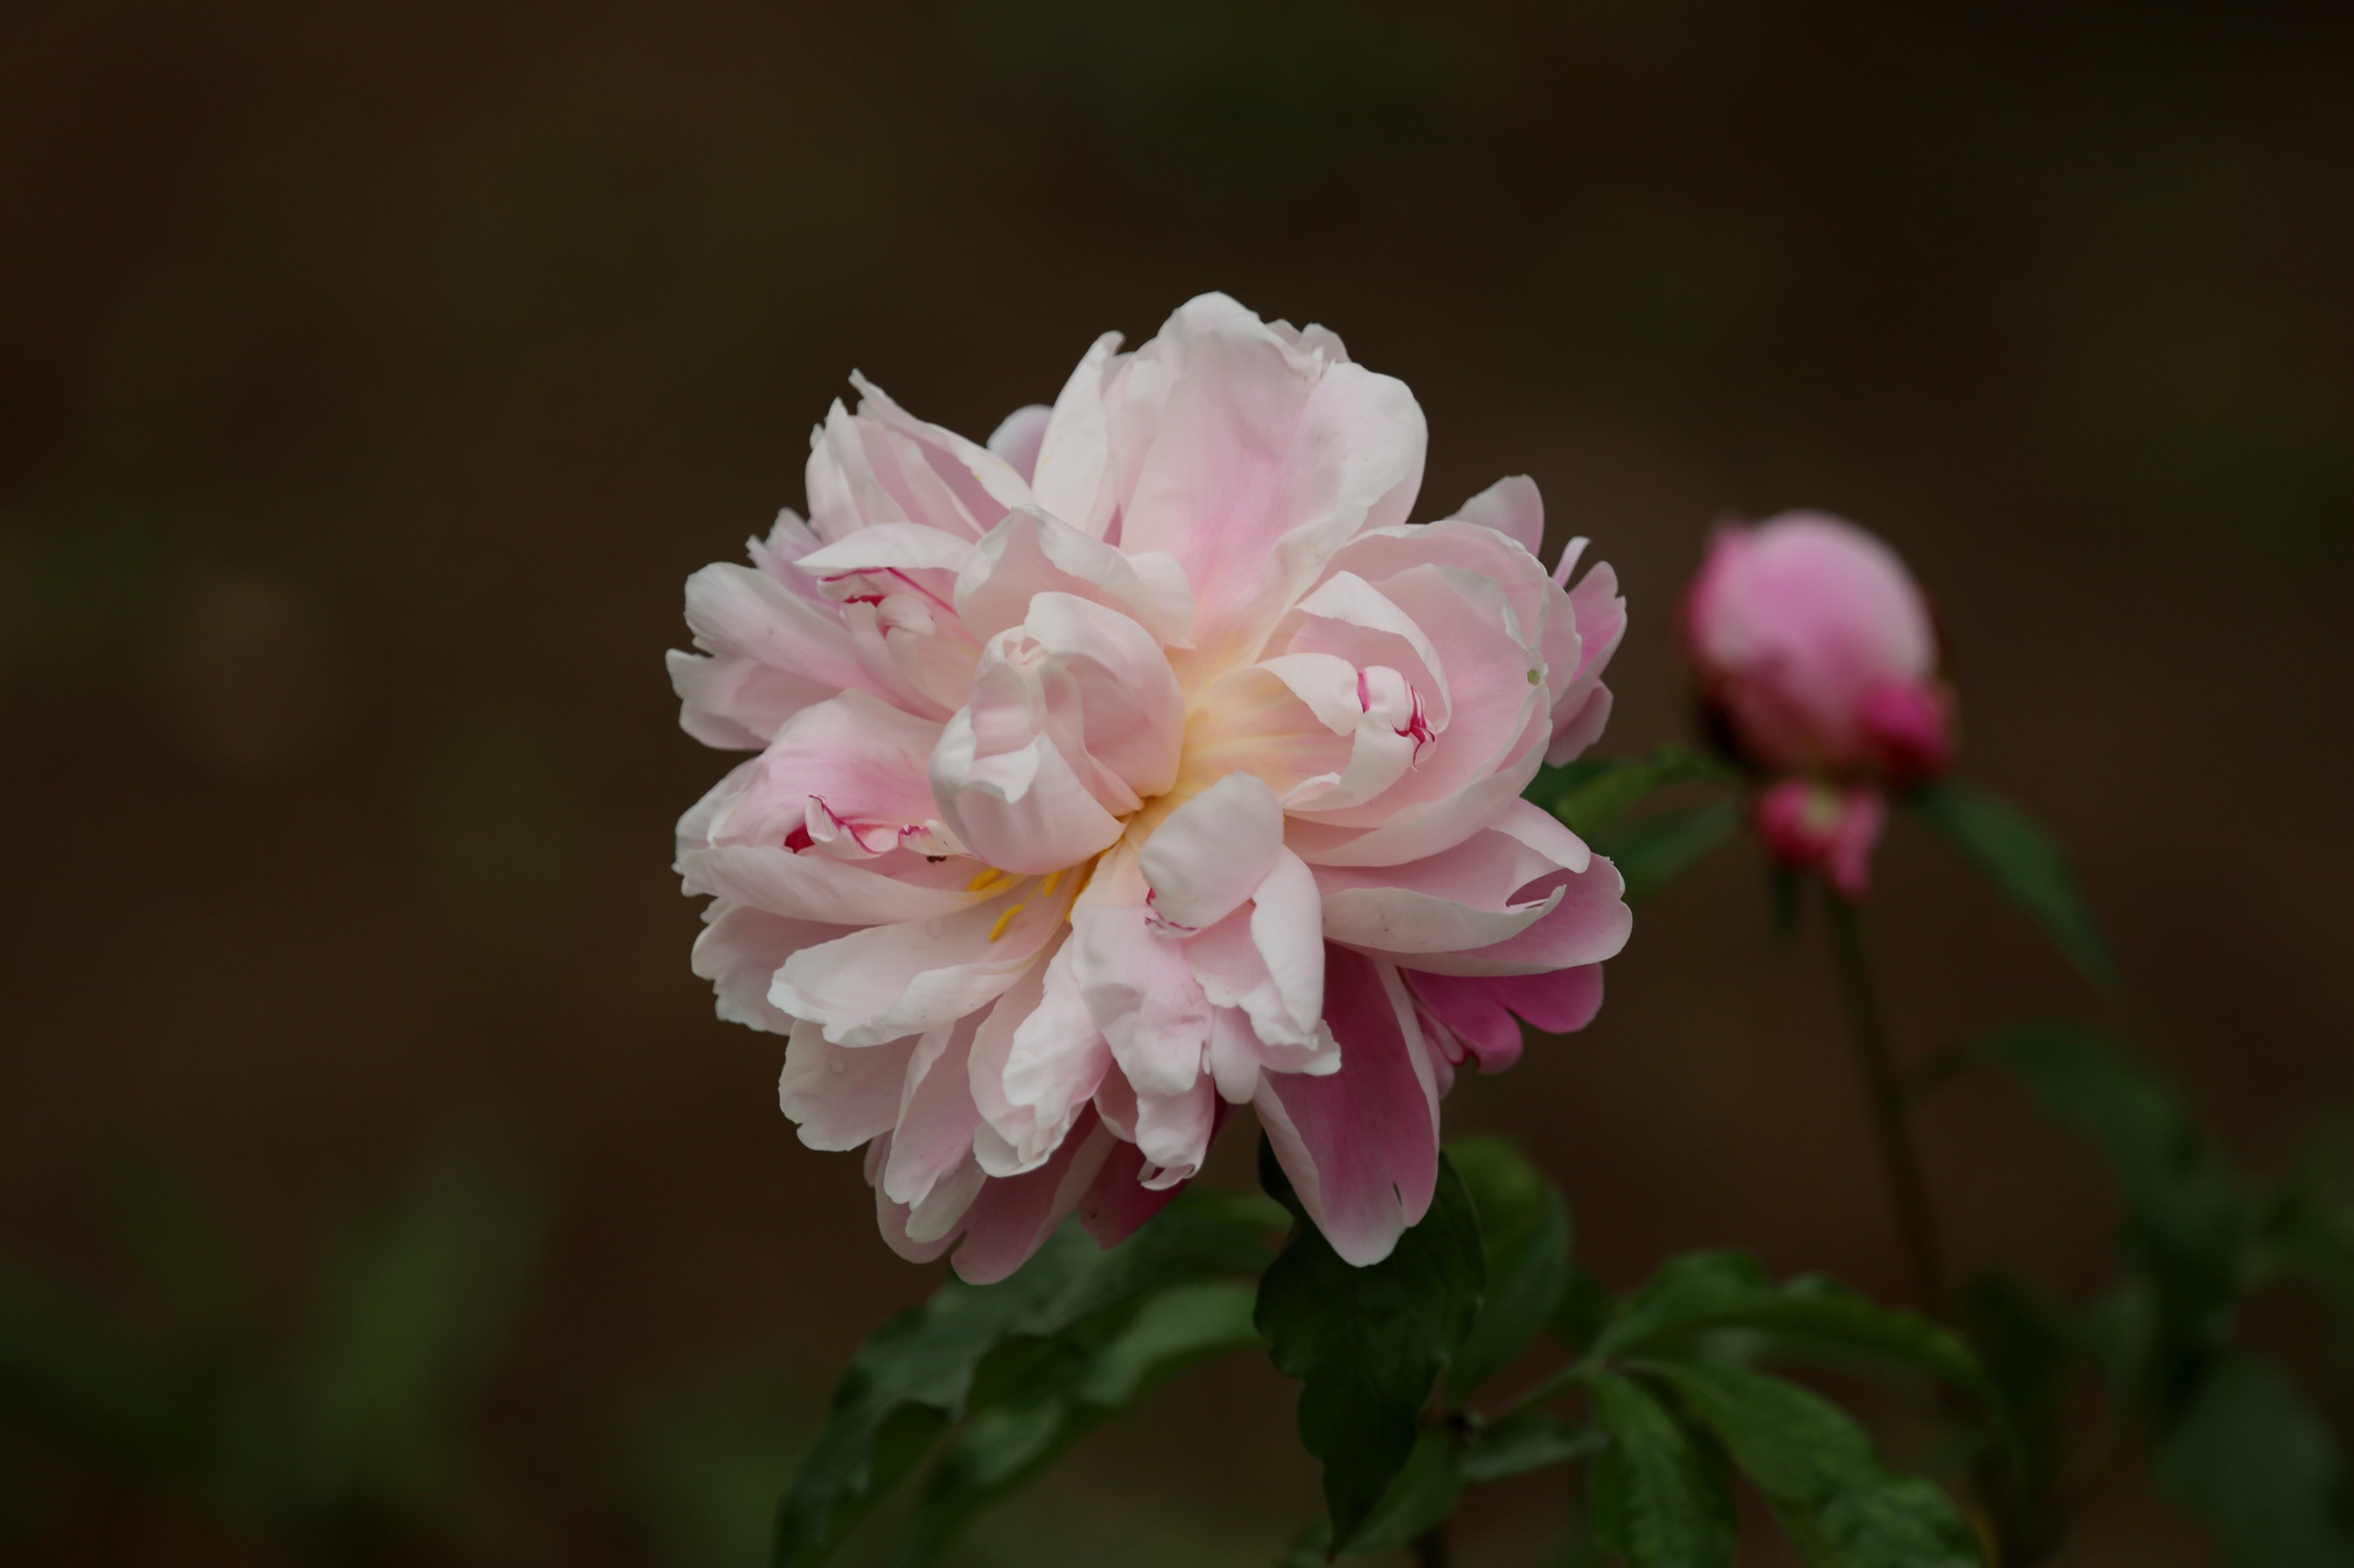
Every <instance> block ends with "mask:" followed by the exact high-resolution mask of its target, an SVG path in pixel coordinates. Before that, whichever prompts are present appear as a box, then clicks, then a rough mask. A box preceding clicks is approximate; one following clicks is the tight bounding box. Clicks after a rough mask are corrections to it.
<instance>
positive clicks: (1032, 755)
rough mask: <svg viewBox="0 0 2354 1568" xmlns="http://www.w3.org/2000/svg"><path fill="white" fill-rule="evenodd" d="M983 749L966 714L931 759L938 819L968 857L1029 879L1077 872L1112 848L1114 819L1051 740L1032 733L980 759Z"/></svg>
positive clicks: (949, 730)
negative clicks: (1075, 869) (1035, 875)
mask: <svg viewBox="0 0 2354 1568" xmlns="http://www.w3.org/2000/svg"><path fill="white" fill-rule="evenodd" d="M1043 722H1044V715H1043V714H1042V715H1040V723H1041V725H1042V726H1043ZM932 790H933V795H934V798H935V800H937V801H938V804H939V809H940V815H941V816H942V817H943V818H944V819H945V820H946V821H947V822H948V824H949V828H950V829H951V830H952V831H953V832H955V833H956V835H957V836H958V838H960V839H961V840H962V841H963V842H965V843H966V844H967V845H969V846H970V848H971V850H972V853H974V854H976V855H979V856H980V857H981V859H982V860H984V861H986V862H987V863H990V864H991V865H993V866H997V867H999V868H1000V869H1002V870H1005V871H1011V872H1017V873H1022V874H1030V873H1034V872H1049V871H1060V870H1062V869H1063V868H1064V867H1066V866H1072V865H1077V864H1079V863H1081V862H1083V861H1085V860H1086V859H1087V857H1088V856H1089V855H1092V854H1095V853H1097V852H1098V851H1101V850H1103V849H1106V848H1108V847H1109V846H1110V845H1111V844H1113V843H1114V842H1118V840H1119V834H1120V820H1119V818H1118V817H1116V816H1114V815H1112V813H1111V812H1109V811H1108V810H1104V808H1103V805H1102V803H1101V802H1100V801H1098V800H1097V799H1096V797H1095V796H1094V795H1093V794H1091V793H1090V792H1089V791H1088V789H1087V785H1086V784H1085V783H1083V782H1082V781H1081V780H1080V779H1079V776H1078V774H1077V773H1076V771H1074V770H1073V768H1072V766H1071V763H1070V760H1069V759H1068V758H1066V757H1065V756H1064V754H1063V752H1062V750H1061V748H1060V747H1057V746H1055V742H1054V740H1053V738H1052V737H1051V736H1047V735H1045V734H1044V733H1043V732H1042V733H1038V734H1034V735H1033V736H1031V737H1030V738H1029V739H1027V740H1025V741H1023V742H1022V743H1021V744H1020V745H1019V746H1016V747H1009V748H1007V749H1005V750H1002V751H995V752H991V753H990V754H988V755H986V756H984V755H982V754H981V736H979V734H978V733H977V732H976V730H975V728H974V715H972V713H971V712H970V710H966V711H963V712H960V713H959V714H957V715H956V716H954V717H953V718H951V719H949V722H948V725H947V726H946V727H945V728H943V729H942V731H941V732H940V743H939V747H938V749H937V750H935V751H934V752H933V753H932Z"/></svg>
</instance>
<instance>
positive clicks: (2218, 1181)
mask: <svg viewBox="0 0 2354 1568" xmlns="http://www.w3.org/2000/svg"><path fill="white" fill-rule="evenodd" d="M1978 1051H1979V1052H1980V1053H1981V1054H1983V1055H1985V1056H1986V1057H1987V1058H1988V1060H1991V1061H1993V1062H1995V1063H1996V1064H1998V1065H2000V1066H2002V1067H2003V1068H2005V1069H2006V1070H2007V1071H2009V1073H2010V1074H2012V1075H2014V1076H2016V1077H2017V1078H2019V1079H2020V1082H2021V1083H2022V1084H2023V1085H2025V1086H2026V1088H2027V1090H2028V1092H2029V1093H2030V1095H2031V1096H2032V1097H2034V1099H2035V1100H2036V1101H2037V1103H2038V1104H2040V1105H2041V1107H2042V1108H2043V1109H2044V1110H2045V1111H2046V1112H2047V1113H2048V1114H2050V1115H2051V1116H2052V1117H2054V1118H2057V1119H2059V1120H2061V1121H2062V1122H2065V1123H2068V1124H2069V1125H2071V1126H2073V1127H2074V1128H2077V1129H2078V1130H2080V1131H2082V1132H2084V1134H2085V1135H2086V1136H2088V1137H2089V1138H2091V1139H2093V1141H2094V1143H2095V1144H2097V1145H2098V1146H2099V1147H2100V1148H2101V1150H2102V1151H2103V1153H2104V1154H2105V1155H2106V1156H2107V1158H2108V1161H2109V1164H2110V1166H2111V1168H2112V1169H2113V1170H2114V1171H2115V1173H2116V1177H2117V1181H2118V1185H2119V1186H2120V1187H2121V1188H2122V1189H2123V1190H2124V1192H2125V1198H2126V1224H2125V1232H2124V1245H2125V1250H2126V1257H2127V1261H2128V1262H2129V1264H2130V1265H2131V1266H2132V1267H2133V1268H2134V1270H2135V1271H2136V1274H2137V1277H2139V1278H2140V1279H2141V1281H2142V1282H2143V1283H2144V1285H2145V1286H2146V1288H2147V1300H2146V1302H2144V1303H2140V1305H2143V1306H2146V1308H2147V1321H2146V1328H2147V1339H2148V1343H2147V1348H2146V1350H2145V1351H2144V1352H2143V1356H2142V1359H2143V1360H2144V1361H2145V1365H2144V1366H2143V1368H2142V1369H2141V1373H2140V1375H2141V1378H2142V1381H2143V1383H2144V1385H2145V1390H2146V1392H2147V1393H2148V1394H2149V1396H2150V1397H2151V1398H2152V1399H2153V1400H2154V1401H2155V1402H2156V1403H2157V1404H2158V1408H2159V1411H2160V1413H2161V1414H2164V1413H2166V1412H2168V1411H2170V1410H2171V1409H2173V1408H2174V1407H2175V1406H2177V1405H2179V1404H2180V1402H2181V1401H2182V1400H2183V1399H2184V1398H2185V1397H2187V1396H2188V1394H2189V1392H2190V1389H2191V1388H2192V1387H2193V1386H2195V1385H2196V1384H2197V1383H2198V1382H2199V1381H2200V1378H2201V1377H2203V1376H2204V1375H2205V1372H2206V1369H2207V1367H2208V1366H2209V1365H2210V1364H2211V1362H2212V1361H2213V1360H2214V1359H2215V1357H2217V1356H2218V1355H2220V1354H2221V1353H2222V1351H2223V1350H2224V1348H2225V1346H2226V1345H2227V1344H2228V1343H2229V1342H2230V1339H2231V1334H2232V1318H2233V1315H2234V1313H2235V1311H2236V1309H2237V1307H2238V1303H2239V1299H2240V1297H2241V1295H2242V1294H2243V1291H2244V1290H2245V1288H2246V1287H2247V1285H2248V1283H2249V1281H2250V1279H2251V1278H2252V1277H2253V1273H2254V1269H2255V1264H2256V1225H2257V1219H2258V1214H2257V1210H2256V1206H2255V1204H2254V1202H2253V1201H2252V1200H2251V1198H2250V1197H2249V1196H2248V1194H2247V1193H2246V1192H2244V1191H2243V1188H2242V1186H2241V1184H2240V1183H2239V1181H2238V1180H2237V1179H2236V1178H2235V1177H2234V1176H2233V1175H2232V1172H2231V1171H2229V1170H2228V1169H2227V1168H2226V1167H2225V1166H2224V1165H2223V1163H2222V1160H2221V1158H2220V1156H2219V1155H2218V1154H2217V1152H2216V1150H2214V1148H2213V1147H2212V1146H2211V1144H2210V1143H2209V1142H2208V1141H2207V1140H2206V1139H2204V1138H2203V1137H2201V1136H2200V1132H2199V1129H2198V1128H2197V1127H2196V1125H2194V1124H2193V1123H2192V1121H2191V1119H2190V1115H2189V1113H2188V1112H2186V1111H2185V1110H2184V1109H2183V1108H2182V1107H2181V1105H2180V1104H2179V1102H2178V1101H2177V1100H2176V1099H2175V1098H2174V1097H2173V1096H2172V1095H2171V1094H2170V1093H2168V1090H2167V1089H2166V1088H2165V1086H2163V1085H2161V1084H2160V1083H2159V1082H2158V1080H2157V1079H2156V1078H2155V1077H2154V1076H2152V1075H2150V1074H2148V1073H2147V1072H2146V1071H2144V1070H2143V1069H2142V1068H2141V1067H2139V1066H2137V1065H2135V1064H2134V1063H2133V1062H2131V1061H2130V1060H2129V1059H2128V1058H2126V1056H2125V1055H2123V1054H2121V1053H2119V1052H2117V1051H2116V1050H2115V1049H2113V1048H2112V1047H2111V1046H2109V1045H2108V1044H2106V1043H2105V1042H2103V1041H2102V1040H2100V1039H2098V1038H2096V1037H2094V1036H2093V1035H2090V1034H2087V1033H2083V1032H2081V1031H2078V1030H2073V1029H2069V1028H2066V1027H2064V1026H2059V1025H2038V1026H2033V1027H2029V1028H2022V1029H2014V1030H2008V1031H2004V1032H2001V1033H1996V1034H1991V1035H1988V1036H1986V1037H1984V1038H1983V1039H1981V1040H1980V1041H1979V1042H1978ZM2120 1305H2121V1306H2123V1307H2126V1308H2131V1307H2134V1306H2136V1305H2137V1302H2136V1300H2135V1299H2134V1298H2131V1297H2127V1298H2121V1300H2120ZM2118 1321H2119V1322H2120V1323H2121V1324H2122V1325H2123V1326H2126V1327H2128V1328H2130V1327H2134V1326H2136V1325H2135V1320H2134V1319H2132V1318H2130V1317H2127V1318H2124V1319H2118ZM2128 1348H2130V1346H2129V1347H2128Z"/></svg>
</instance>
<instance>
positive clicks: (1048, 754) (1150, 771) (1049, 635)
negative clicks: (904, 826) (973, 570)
mask: <svg viewBox="0 0 2354 1568" xmlns="http://www.w3.org/2000/svg"><path fill="white" fill-rule="evenodd" d="M1183 734H1184V708H1183V698H1182V694H1181V693H1180V692H1179V690H1178V687H1177V683H1176V679H1175V677H1174V676H1173V675H1172V673H1170V669H1169V664H1168V661H1167V660H1166V659H1164V658H1163V657H1162V656H1161V650H1160V646H1159V644H1158V643H1156V642H1154V641H1153V640H1152V637H1151V634H1150V633H1149V632H1147V631H1146V630H1144V629H1143V628H1142V627H1140V626H1139V625H1138V624H1137V623H1136V622H1135V621H1134V620H1130V619H1129V617H1127V616H1126V615H1123V614H1121V613H1119V611H1117V610H1114V609H1107V608H1105V607H1104V606H1102V605H1098V604H1095V603H1091V602H1090V601H1088V600H1086V599H1078V598H1076V597H1074V596H1072V595H1069V594H1063V593H1042V594H1039V595H1037V596H1036V597H1035V598H1034V599H1032V600H1031V602H1030V609H1029V614H1028V617H1027V618H1026V619H1025V620H1024V621H1023V624H1022V625H1021V626H1019V627H1015V628H1011V629H1009V630H1005V631H1002V632H1000V633H998V634H997V635H996V636H995V637H993V638H991V640H990V642H989V646H988V648H987V650H986V651H985V652H984V653H983V655H982V658H981V668H980V670H979V672H978V673H977V674H976V676H975V678H974V682H973V688H972V700H971V702H970V704H969V705H967V706H966V707H965V709H964V710H963V711H961V712H960V713H959V714H958V715H956V716H955V717H954V718H952V719H950V720H949V724H948V726H947V727H946V729H945V730H944V731H943V732H942V735H941V737H940V743H939V746H938V748H937V749H936V750H935V751H934V753H933V755H932V760H931V779H932V789H933V792H934V794H935V796H936V798H937V799H938V803H939V807H940V811H941V815H942V816H943V817H944V818H945V819H946V821H948V824H949V827H950V828H952V829H953V830H954V831H955V832H956V833H957V835H958V837H959V838H960V839H961V840H962V841H963V842H965V843H967V844H969V845H970V846H971V849H972V851H973V853H975V854H977V855H979V856H981V858H982V859H983V860H985V861H987V862H988V863H990V864H991V865H995V866H998V867H1001V868H1002V869H1004V870H1007V871H1016V872H1033V871H1036V872H1044V871H1058V870H1061V869H1063V868H1064V867H1066V866H1072V865H1076V864H1078V863H1081V862H1083V861H1085V860H1086V859H1087V857H1088V856H1090V855H1092V854H1094V853H1097V851H1099V850H1102V849H1105V848H1107V847H1108V846H1109V845H1110V844H1111V842H1113V841H1114V840H1116V839H1118V838H1119V833H1120V823H1119V813H1124V812H1128V811H1133V810H1136V809H1137V807H1138V806H1139V805H1140V803H1141V802H1142V800H1144V799H1145V798H1147V797H1149V796H1151V795H1155V794H1158V793H1160V792H1161V791H1162V790H1164V789H1167V788H1168V787H1169V785H1170V784H1171V783H1172V782H1173V781H1174V779H1175V778H1176V771H1177V759H1178V757H1179V755H1180V751H1181V748H1182V740H1183Z"/></svg>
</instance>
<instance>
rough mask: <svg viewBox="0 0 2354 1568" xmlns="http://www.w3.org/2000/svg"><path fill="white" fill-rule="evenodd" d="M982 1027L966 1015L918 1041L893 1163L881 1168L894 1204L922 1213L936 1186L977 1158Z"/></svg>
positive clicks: (902, 1097) (894, 1136)
mask: <svg viewBox="0 0 2354 1568" xmlns="http://www.w3.org/2000/svg"><path fill="white" fill-rule="evenodd" d="M979 1023H980V1020H979V1018H978V1017H976V1016H975V1015H973V1014H970V1013H968V1014H967V1015H965V1016H964V1017H963V1018H961V1019H959V1020H957V1021H956V1022H952V1023H943V1024H940V1025H938V1027H936V1028H933V1029H930V1030H928V1031H926V1032H925V1033H923V1034H922V1035H921V1036H920V1037H918V1038H917V1042H916V1049H915V1051H914V1053H913V1054H911V1055H910V1056H909V1057H908V1059H907V1077H906V1079H905V1081H904V1082H903V1084H902V1086H901V1088H900V1095H899V1112H898V1117H897V1119H896V1123H895V1124H894V1129H893V1131H892V1135H891V1158H890V1159H889V1160H885V1162H884V1166H883V1191H884V1192H885V1193H886V1194H888V1195H889V1197H890V1198H891V1200H892V1201H893V1202H899V1203H908V1204H913V1205H914V1206H915V1207H917V1208H918V1209H920V1208H922V1206H923V1200H924V1198H925V1197H926V1196H927V1195H928V1193H929V1192H931V1190H932V1187H933V1185H934V1183H936V1182H938V1181H941V1180H942V1179H943V1178H945V1177H947V1176H949V1174H951V1173H952V1172H953V1171H956V1170H957V1168H958V1167H959V1166H960V1165H963V1164H964V1163H966V1162H967V1161H968V1160H971V1159H972V1158H973V1150H972V1134H973V1129H974V1128H977V1127H979V1126H980V1125H981V1112H980V1110H979V1109H978V1108H976V1107H974V1105H973V1103H972V1074H971V1068H970V1061H971V1055H972V1037H973V1033H974V1031H975V1029H976V1028H977V1027H978V1026H979ZM869 1049H873V1047H869Z"/></svg>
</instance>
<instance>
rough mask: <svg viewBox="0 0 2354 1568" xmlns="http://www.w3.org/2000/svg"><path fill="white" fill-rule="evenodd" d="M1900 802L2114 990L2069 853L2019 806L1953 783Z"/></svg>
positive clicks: (2103, 944)
mask: <svg viewBox="0 0 2354 1568" xmlns="http://www.w3.org/2000/svg"><path fill="white" fill-rule="evenodd" d="M1903 800H1904V804H1906V805H1907V806H1909V807H1911V808H1912V810H1913V812H1914V815H1915V816H1917V817H1919V818H1920V819H1921V821H1923V822H1924V823H1925V824H1926V825H1927V827H1928V828H1929V831H1930V832H1934V833H1935V834H1936V835H1937V836H1938V837H1939V838H1941V839H1943V840H1944V841H1945V842H1946V845H1947V847H1949V848H1951V849H1952V850H1953V851H1954V853H1956V854H1958V855H1960V856H1961V857H1962V858H1963V859H1964V860H1966V861H1967V862H1969V863H1971V864H1972V865H1974V866H1976V867H1977V868H1978V870H1979V871H1980V872H1981V873H1982V874H1985V876H1986V877H1987V879H1988V881H1990V882H1992V883H1993V884H1994V885H1995V886H1996V887H1997V888H1998V889H1999V890H2000V891H2001V893H2002V894H2003V895H2004V896H2005V897H2007V898H2009V900H2010V901H2011V902H2012V903H2013V904H2015V905H2017V906H2019V907H2020V909H2022V910H2024V911H2025V912H2026V913H2027V914H2028V916H2031V918H2032V919H2033V920H2034V921H2035V922H2036V924H2038V925H2040V926H2041V927H2043V932H2044V935H2046V936H2047V937H2050V938H2052V942H2053V944H2054V945H2055V946H2057V947H2058V948H2059V949H2060V950H2061V951H2062V953H2065V954H2066V955H2067V956H2068V958H2069V959H2070V960H2071V961H2073V963H2074V964H2075V965H2076V967H2077V968H2078V969H2082V970H2083V971H2084V974H2085V975H2086V976H2087V977H2088V978H2089V979H2091V980H2092V981H2093V983H2094V984H2095V985H2098V986H2101V987H2103V988H2104V989H2107V988H2112V987H2114V986H2115V984H2116V983H2117V969H2116V962H2115V959H2112V958H2111V957H2110V955H2109V945H2108V943H2107V941H2106V940H2105V939H2104V938H2102V936H2101V930H2100V927H2099V926H2098V925H2097V924H2096V923H2095V922H2094V919H2093V912H2092V908H2091V906H2088V905H2087V904H2086V903H2085V902H2084V894H2083V893H2082V892H2080V891H2079V890H2078V888H2077V886H2076V877H2075V874H2074V873H2073V872H2072V871H2071V870H2069V868H2068V857H2067V854H2066V853H2065V852H2063V851H2062V849H2061V847H2060V845H2059V842H2057V841H2056V840H2054V839H2053V838H2052V835H2051V834H2050V833H2048V832H2045V831H2044V830H2043V829H2042V828H2041V826H2039V825H2038V824H2037V823H2036V822H2035V821H2033V820H2032V819H2031V818H2030V817H2028V816H2027V815H2026V814H2025V813H2023V812H2021V811H2020V810H2018V809H2017V808H2015V807H2012V806H2009V805H2007V804H2005V803H2004V802H2003V801H2001V800H1997V799H1995V798H1994V797H1993V796H1991V795H1985V794H1981V793H1979V792H1978V790H1975V789H1966V788H1965V787H1963V786H1962V785H1959V784H1955V783H1952V782H1946V783H1943V784H1932V785H1928V786H1925V787H1924V788H1922V789H1915V790H1914V791H1912V792H1911V793H1910V794H1908V795H1906V796H1905V797H1904V798H1903Z"/></svg>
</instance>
